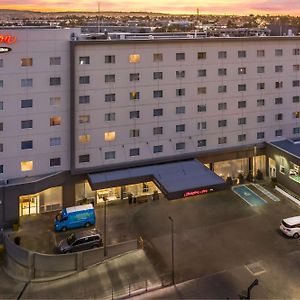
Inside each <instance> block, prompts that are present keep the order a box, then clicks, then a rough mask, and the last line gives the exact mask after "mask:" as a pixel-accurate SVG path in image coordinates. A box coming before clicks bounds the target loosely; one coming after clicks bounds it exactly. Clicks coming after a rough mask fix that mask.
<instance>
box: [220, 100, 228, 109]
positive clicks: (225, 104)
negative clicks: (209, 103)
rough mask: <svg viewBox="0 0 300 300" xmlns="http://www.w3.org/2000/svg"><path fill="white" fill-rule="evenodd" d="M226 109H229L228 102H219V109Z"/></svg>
mask: <svg viewBox="0 0 300 300" xmlns="http://www.w3.org/2000/svg"><path fill="white" fill-rule="evenodd" d="M225 109H227V103H226V102H220V103H218V110H225Z"/></svg>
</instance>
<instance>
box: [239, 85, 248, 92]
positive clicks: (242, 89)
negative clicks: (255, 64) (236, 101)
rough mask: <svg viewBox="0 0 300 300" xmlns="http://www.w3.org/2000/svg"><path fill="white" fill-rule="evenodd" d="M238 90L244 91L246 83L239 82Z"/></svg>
mask: <svg viewBox="0 0 300 300" xmlns="http://www.w3.org/2000/svg"><path fill="white" fill-rule="evenodd" d="M238 91H239V92H245V91H246V84H239V85H238Z"/></svg>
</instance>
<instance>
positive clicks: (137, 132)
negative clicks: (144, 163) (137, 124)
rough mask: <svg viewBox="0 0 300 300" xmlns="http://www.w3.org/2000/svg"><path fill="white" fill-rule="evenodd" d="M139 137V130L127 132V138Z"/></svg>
mask: <svg viewBox="0 0 300 300" xmlns="http://www.w3.org/2000/svg"><path fill="white" fill-rule="evenodd" d="M139 136H140V130H139V129H130V130H129V137H131V138H133V137H139Z"/></svg>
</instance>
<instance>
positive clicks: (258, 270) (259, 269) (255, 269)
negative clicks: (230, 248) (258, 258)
mask: <svg viewBox="0 0 300 300" xmlns="http://www.w3.org/2000/svg"><path fill="white" fill-rule="evenodd" d="M245 267H246V268H247V270H248V271H249V272H250V273H252V274H253V275H259V274H262V273H264V272H266V269H265V268H264V267H263V266H262V265H261V263H260V262H255V263H253V264H249V265H245Z"/></svg>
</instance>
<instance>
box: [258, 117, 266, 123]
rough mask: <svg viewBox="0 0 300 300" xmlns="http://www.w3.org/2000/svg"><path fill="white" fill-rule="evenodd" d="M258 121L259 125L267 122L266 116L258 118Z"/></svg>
mask: <svg viewBox="0 0 300 300" xmlns="http://www.w3.org/2000/svg"><path fill="white" fill-rule="evenodd" d="M256 121H257V123H263V122H264V121H265V116H257V117H256Z"/></svg>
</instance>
